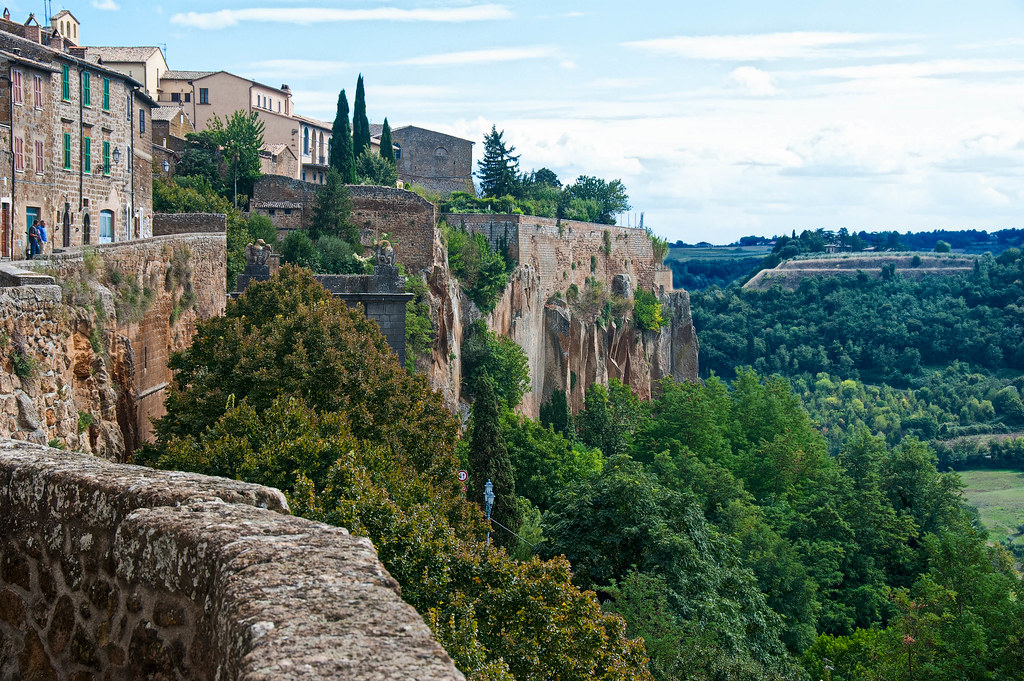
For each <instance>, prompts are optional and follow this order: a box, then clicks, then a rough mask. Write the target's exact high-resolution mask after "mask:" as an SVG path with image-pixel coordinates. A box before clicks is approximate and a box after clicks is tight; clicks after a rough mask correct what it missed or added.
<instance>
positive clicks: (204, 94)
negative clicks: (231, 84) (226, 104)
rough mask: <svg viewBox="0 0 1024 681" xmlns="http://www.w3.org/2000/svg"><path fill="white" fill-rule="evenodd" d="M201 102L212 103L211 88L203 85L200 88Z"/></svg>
mask: <svg viewBox="0 0 1024 681" xmlns="http://www.w3.org/2000/svg"><path fill="white" fill-rule="evenodd" d="M199 103H200V104H209V103H210V88H208V87H201V88H199Z"/></svg>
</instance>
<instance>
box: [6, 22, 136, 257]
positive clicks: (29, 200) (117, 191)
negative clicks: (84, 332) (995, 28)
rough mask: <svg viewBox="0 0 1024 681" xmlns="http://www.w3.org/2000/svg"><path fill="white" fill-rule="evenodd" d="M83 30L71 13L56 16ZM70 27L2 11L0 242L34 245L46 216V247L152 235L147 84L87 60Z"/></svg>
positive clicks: (15, 253) (16, 248)
mask: <svg viewBox="0 0 1024 681" xmlns="http://www.w3.org/2000/svg"><path fill="white" fill-rule="evenodd" d="M54 22H57V23H59V24H60V28H61V30H62V31H64V32H67V33H70V35H72V36H77V35H78V32H79V27H78V24H77V22H75V21H73V17H71V15H70V13H67V14H66V15H58V16H57V17H54ZM61 30H57V29H54V28H49V27H48V28H45V29H44V28H43V27H42V26H40V25H39V24H38V22H37V21H36V20H35V19H34V17H31V16H30V17H29V20H28V21H27V22H25V23H24V24H20V23H17V22H14V21H11V20H10V19H7V18H4V19H0V79H2V80H4V81H6V84H7V85H8V87H3V88H2V92H0V120H2V123H0V128H2V131H0V141H2V144H3V149H2V150H0V160H2V162H0V193H2V196H0V216H2V219H0V226H2V233H0V241H2V243H3V246H2V254H3V256H4V257H7V258H22V257H24V256H25V254H26V253H27V251H28V245H29V244H28V227H29V226H30V225H31V224H32V222H33V220H36V219H45V220H46V222H47V225H48V226H49V235H50V238H49V243H48V245H47V250H51V249H53V248H58V249H59V248H67V247H70V246H78V245H81V244H86V243H109V242H113V241H124V240H128V239H135V238H139V237H144V236H148V235H149V234H150V233H151V225H152V162H153V157H152V141H153V140H152V125H151V111H152V108H153V105H154V102H153V100H152V99H151V98H150V97H149V96H148V95H147V94H146V93H145V91H144V90H143V89H142V85H141V83H139V82H137V81H135V80H133V79H131V78H129V77H127V76H125V75H123V74H121V73H118V72H117V71H113V70H111V69H109V68H107V67H105V66H103V65H101V64H97V63H94V62H90V61H88V60H87V59H85V48H81V47H77V46H76V45H74V44H71V43H70V42H68V41H66V40H65V38H64V37H63V34H62V33H61Z"/></svg>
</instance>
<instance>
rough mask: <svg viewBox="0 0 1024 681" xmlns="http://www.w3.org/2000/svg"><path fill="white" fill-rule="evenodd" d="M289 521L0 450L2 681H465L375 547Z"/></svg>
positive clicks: (153, 480)
mask: <svg viewBox="0 0 1024 681" xmlns="http://www.w3.org/2000/svg"><path fill="white" fill-rule="evenodd" d="M287 513H288V508H287V504H286V502H285V500H284V496H283V495H282V494H281V493H280V492H279V491H278V490H275V489H272V488H267V487H261V486H258V485H250V484H246V483H241V482H235V481H231V480H225V479H222V478H209V477H206V476H200V475H191V474H186V473H177V472H164V471H154V470H149V469H145V468H140V467H136V466H123V465H117V464H112V463H108V462H105V461H102V460H100V459H97V458H95V457H91V456H88V455H80V454H65V453H62V452H57V451H54V450H47V449H46V448H43V447H38V446H33V445H28V444H25V443H17V442H12V441H9V440H7V441H4V440H0V678H5V679H7V678H23V679H54V680H61V681H63V680H69V681H70V680H72V679H76V680H77V679H83V678H95V677H98V676H99V675H100V674H102V678H105V679H112V680H119V679H125V680H127V679H141V678H156V679H175V678H179V679H182V678H185V679H199V680H203V679H210V680H213V679H269V678H274V679H279V680H280V681H290V680H298V679H303V680H313V679H394V678H410V679H421V680H422V681H435V680H436V681H441V680H446V681H447V680H451V681H455V680H458V679H462V678H463V676H462V674H460V673H459V672H458V671H457V670H456V669H455V666H454V664H453V663H452V661H451V659H450V658H449V657H448V655H447V654H446V653H445V651H444V650H443V649H442V648H441V646H440V645H438V644H437V642H436V641H435V640H434V639H433V637H432V635H431V632H430V630H429V628H428V627H427V626H426V624H425V623H424V622H423V620H422V618H421V617H420V616H419V615H418V614H417V613H416V611H415V610H414V609H413V608H412V607H411V606H409V605H408V604H406V603H404V602H402V599H401V596H400V591H399V587H398V584H397V582H395V580H394V579H393V578H392V577H391V576H390V575H389V574H388V572H387V570H385V568H384V567H383V566H382V565H381V564H380V562H379V560H378V558H377V555H376V552H375V551H374V549H373V546H372V544H371V543H370V541H369V540H367V539H363V538H357V537H352V536H351V535H349V534H348V533H347V532H346V531H345V530H344V529H341V528H336V527H330V526H327V525H323V524H320V523H315V522H311V521H307V520H303V519H300V518H292V517H289V516H288V515H287Z"/></svg>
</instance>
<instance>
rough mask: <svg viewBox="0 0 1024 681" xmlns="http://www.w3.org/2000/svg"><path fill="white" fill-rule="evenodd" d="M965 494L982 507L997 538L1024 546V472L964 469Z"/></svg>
mask: <svg viewBox="0 0 1024 681" xmlns="http://www.w3.org/2000/svg"><path fill="white" fill-rule="evenodd" d="M960 479H961V480H963V482H964V485H965V487H964V495H965V496H966V497H967V501H968V503H970V504H971V505H972V506H974V507H976V508H977V509H978V512H979V513H980V514H981V522H982V523H983V524H984V525H985V528H986V529H987V530H988V532H989V536H990V538H991V539H992V540H993V541H998V542H1001V541H1003V540H1004V539H1006V538H1007V537H1009V538H1011V539H1012V543H1013V544H1014V545H1015V546H1024V533H1022V532H1020V527H1021V526H1024V473H1022V472H1020V471H1006V470H980V471H961V472H960Z"/></svg>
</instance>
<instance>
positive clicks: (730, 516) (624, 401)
mask: <svg viewBox="0 0 1024 681" xmlns="http://www.w3.org/2000/svg"><path fill="white" fill-rule="evenodd" d="M1018 260H1019V259H1018ZM1013 264H1016V265H1017V266H1018V267H1019V262H1018V261H1014V263H1005V264H1000V263H994V264H993V265H992V267H991V268H990V269H995V268H996V267H997V266H998V267H1010V266H1011V265H1013ZM989 276H990V277H991V276H992V273H991V272H990V273H989ZM890 283H891V282H890ZM709 295H711V294H709ZM505 340H507V339H501V338H497V337H494V336H493V334H491V333H490V332H489V331H487V330H486V328H485V327H482V326H480V327H479V328H474V329H473V330H472V331H471V333H470V337H469V340H468V341H467V347H466V348H465V349H464V352H465V354H466V355H467V357H466V358H465V361H466V362H467V372H466V374H467V376H466V380H467V382H468V383H469V384H470V385H467V388H468V390H467V392H468V393H469V394H471V395H472V397H473V404H472V409H471V417H470V421H469V424H468V427H467V428H466V429H465V431H464V432H463V433H462V435H461V436H460V434H459V425H458V422H457V421H456V420H455V419H454V418H452V417H451V416H450V415H449V414H448V413H447V411H446V410H445V409H444V408H443V406H442V404H441V402H440V400H439V398H438V397H437V396H436V395H434V394H433V393H431V392H430V390H429V388H428V387H427V385H426V383H425V381H424V380H423V379H422V377H419V376H416V375H415V374H412V373H410V372H408V371H406V370H405V369H404V368H402V367H399V366H398V364H397V362H396V361H395V360H394V356H393V355H392V354H391V353H390V350H389V349H388V348H387V346H386V344H385V342H384V340H383V338H382V337H381V335H380V333H379V331H378V330H377V328H376V326H375V325H374V324H373V323H371V322H368V321H367V320H365V319H364V318H362V316H361V315H359V314H358V313H357V312H353V311H349V310H347V309H346V308H345V307H344V306H343V305H341V304H340V303H338V302H337V301H335V300H333V299H332V298H331V297H330V295H328V294H327V293H326V292H325V291H324V290H323V289H322V288H321V287H319V285H317V284H316V282H315V281H314V280H313V279H312V277H310V276H309V274H308V273H307V272H306V271H305V270H301V269H299V268H293V267H290V266H288V267H285V268H283V269H282V272H281V273H280V274H279V275H278V276H276V277H275V278H274V279H272V280H271V281H270V282H266V283H254V284H252V285H251V286H250V287H249V288H248V289H247V291H246V292H245V294H244V295H242V296H241V297H240V298H239V299H238V300H237V301H234V302H232V303H231V304H230V305H229V307H228V309H227V312H226V313H225V315H224V316H223V317H219V318H215V319H212V320H209V321H207V322H203V323H201V324H200V325H199V328H198V333H197V335H196V338H195V340H194V342H193V344H192V346H191V347H190V348H189V349H188V350H186V351H184V352H182V353H178V354H176V355H175V356H174V357H173V358H172V360H171V366H172V368H174V370H175V372H176V373H175V382H174V385H173V387H172V388H171V390H170V394H169V397H168V400H167V416H166V417H165V418H163V419H161V421H160V422H159V423H158V425H157V432H158V436H159V439H158V442H157V443H156V444H155V445H152V446H150V447H149V448H147V449H146V450H145V451H143V452H141V453H140V454H139V457H138V459H139V461H140V462H142V463H148V464H150V465H156V466H161V467H167V468H176V469H182V470H192V471H199V472H204V473H212V474H217V475H225V476H228V477H233V478H240V479H245V480H249V481H253V482H259V483H263V484H269V485H273V486H276V487H279V488H280V489H282V490H284V491H285V493H286V494H287V496H288V501H289V505H290V506H291V508H292V509H293V510H294V511H295V512H296V513H298V514H301V515H304V516H306V517H309V518H313V519H317V520H321V521H324V522H328V523H333V524H338V525H342V526H344V527H347V528H349V529H350V530H351V531H352V532H354V533H358V534H362V535H365V536H368V537H370V538H371V539H372V540H373V542H374V544H375V546H376V547H377V550H378V553H379V555H380V558H381V560H382V561H383V562H384V564H385V566H386V567H387V568H388V570H389V571H390V572H391V573H392V574H393V575H394V577H395V578H396V579H397V580H398V581H399V583H400V584H401V586H402V593H403V597H404V598H406V600H408V601H409V602H410V603H411V604H412V605H413V606H414V607H416V608H417V609H418V610H419V611H420V613H421V614H422V615H423V617H424V619H425V620H426V621H427V622H428V624H429V625H430V626H431V628H432V629H433V630H434V632H435V635H436V636H437V637H438V640H439V641H441V643H442V644H443V645H444V646H445V648H446V649H447V650H448V651H449V653H450V654H451V655H452V657H453V658H454V659H455V661H456V663H457V665H458V666H459V668H460V669H462V670H463V671H464V672H465V673H466V674H467V676H468V677H469V678H471V679H550V678H560V679H584V678H587V679H589V678H598V679H649V678H655V679H706V680H711V679H744V680H745V679H750V680H753V679H820V678H826V677H827V676H828V675H829V674H831V678H833V679H925V678H944V679H960V678H977V679H987V678H993V679H995V678H1018V677H1019V675H1020V670H1021V669H1022V668H1024V646H1022V645H1021V641H1024V587H1022V583H1021V581H1020V579H1019V578H1018V576H1017V574H1016V573H1015V571H1014V564H1013V560H1012V558H1011V557H1010V555H1009V554H1008V553H1007V552H1006V551H1005V550H1004V549H1003V548H1002V547H1001V546H998V545H996V546H989V545H987V543H986V537H985V535H984V533H983V531H981V530H980V529H979V528H978V527H976V525H975V524H974V523H973V522H972V516H971V514H970V512H969V510H968V509H966V508H965V507H964V506H963V504H962V501H961V498H960V496H959V482H958V479H957V477H956V476H955V474H950V473H940V472H939V470H938V469H937V468H936V458H935V454H934V453H933V451H932V450H931V449H930V448H929V447H928V446H927V445H925V444H924V443H922V442H921V441H920V440H919V439H917V438H914V437H906V438H901V439H898V440H891V441H889V440H887V439H886V437H885V436H884V435H883V436H880V435H875V434H872V431H871V430H869V428H868V427H862V426H852V425H851V426H850V427H849V428H847V429H846V430H844V434H843V435H842V437H840V438H838V439H836V438H835V437H834V434H833V433H832V432H828V433H825V432H823V429H821V428H819V427H817V426H816V424H815V421H814V420H812V418H811V416H810V415H809V414H808V412H807V411H806V410H805V409H804V408H803V406H802V405H801V396H800V395H798V394H796V393H795V392H794V391H793V388H792V387H791V384H790V382H789V381H788V380H786V379H784V378H782V377H780V376H776V377H774V378H767V377H765V375H764V374H763V373H758V372H756V371H755V370H753V369H743V370H740V371H739V372H738V373H733V372H731V371H730V372H729V375H730V376H735V378H730V379H729V380H722V379H718V378H714V377H711V378H709V379H708V380H707V381H706V382H704V383H697V384H675V383H673V382H671V381H666V382H665V383H663V384H662V385H661V389H660V391H659V394H658V396H657V397H656V399H655V400H654V401H653V402H651V403H645V402H642V401H640V400H639V399H637V398H636V397H635V396H634V395H633V394H632V393H631V392H630V391H629V389H628V388H627V387H625V386H623V385H622V384H620V383H618V382H616V381H612V382H611V384H610V385H609V386H608V387H607V388H605V387H602V386H599V385H598V386H593V387H592V388H591V389H590V390H589V391H588V394H587V397H586V404H585V408H584V409H583V410H581V411H580V412H579V413H576V414H573V413H571V412H570V410H569V409H568V408H567V402H566V399H565V396H564V395H562V394H559V393H557V392H556V393H555V394H554V395H553V396H552V400H551V401H550V402H549V403H547V404H546V405H545V407H544V410H543V414H542V419H541V420H540V421H533V420H530V419H526V418H524V417H522V416H519V415H517V414H516V413H515V412H514V411H513V407H514V406H515V405H516V404H517V403H518V402H519V400H520V399H521V398H522V394H523V391H524V390H525V389H526V388H527V386H528V385H529V381H528V375H527V374H526V373H525V372H526V364H525V361H523V360H524V359H525V358H524V357H523V356H522V351H521V350H519V349H518V347H517V346H515V344H514V343H509V342H503V341H505ZM708 345H709V344H708V342H707V341H705V340H704V339H703V338H702V346H708ZM1007 347H1009V346H1007ZM1013 356H1014V355H1012V353H1010V352H1008V353H1005V354H1004V356H1003V357H1002V358H1001V359H1000V361H1001V362H1002V363H1003V365H1002V366H1004V367H1005V366H1009V365H1008V363H1007V362H1008V360H1007V357H1013ZM857 357H858V358H859V357H860V355H857ZM851 358H852V356H851ZM749 363H750V364H754V362H749ZM911 378H913V377H911ZM830 380H831V379H830ZM821 389H822V390H824V386H822V387H821ZM459 468H465V469H467V470H468V471H469V472H470V480H469V482H468V484H467V492H466V493H465V496H464V495H463V492H462V490H461V489H460V487H459V485H458V483H457V481H456V478H455V475H454V474H455V471H456V470H458V469H459ZM486 480H490V481H492V483H493V484H494V492H495V497H496V498H495V501H494V507H493V513H492V515H491V522H490V523H487V522H486V520H485V517H484V513H483V509H482V507H483V493H482V492H483V483H484V482H485V481H486Z"/></svg>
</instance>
